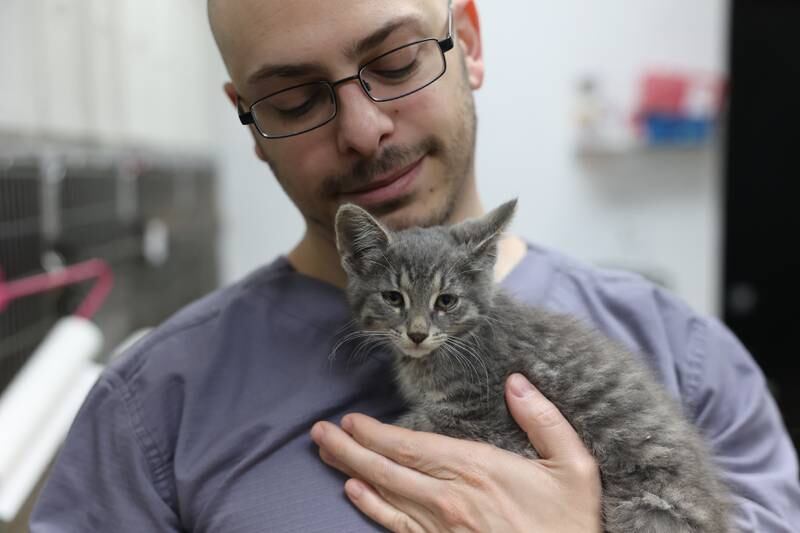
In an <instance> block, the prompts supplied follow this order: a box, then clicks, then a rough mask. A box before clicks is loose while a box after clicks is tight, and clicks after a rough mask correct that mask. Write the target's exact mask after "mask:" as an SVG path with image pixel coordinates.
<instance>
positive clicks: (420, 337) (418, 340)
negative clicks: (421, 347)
mask: <svg viewBox="0 0 800 533" xmlns="http://www.w3.org/2000/svg"><path fill="white" fill-rule="evenodd" d="M408 338H409V339H411V340H412V341H414V343H415V344H422V341H424V340H425V339H427V338H428V334H427V333H409V334H408Z"/></svg>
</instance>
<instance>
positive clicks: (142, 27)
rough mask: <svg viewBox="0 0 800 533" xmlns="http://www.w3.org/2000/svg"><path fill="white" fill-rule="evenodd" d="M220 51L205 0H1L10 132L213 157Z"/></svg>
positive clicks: (2, 73)
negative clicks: (213, 93)
mask: <svg viewBox="0 0 800 533" xmlns="http://www.w3.org/2000/svg"><path fill="white" fill-rule="evenodd" d="M215 54H216V52H215V50H214V49H213V45H212V41H211V38H210V36H209V34H208V30H207V23H206V21H205V2H197V1H196V0H170V1H169V2H164V1H162V0H117V1H114V2H109V1H107V0H2V1H0V134H8V133H11V134H14V135H25V136H30V137H32V138H41V137H57V138H65V139H72V140H76V139H80V140H90V141H98V142H103V143H109V142H112V143H126V144H135V145H140V146H149V147H155V148H159V149H163V150H164V151H169V150H180V151H183V152H198V153H205V152H207V151H208V149H209V147H210V146H211V144H212V133H211V132H212V129H211V112H210V110H209V105H208V102H209V98H210V96H209V91H210V85H211V84H210V80H211V79H212V75H211V73H212V67H213V65H214V63H213V62H212V61H210V58H212V57H214V55H215Z"/></svg>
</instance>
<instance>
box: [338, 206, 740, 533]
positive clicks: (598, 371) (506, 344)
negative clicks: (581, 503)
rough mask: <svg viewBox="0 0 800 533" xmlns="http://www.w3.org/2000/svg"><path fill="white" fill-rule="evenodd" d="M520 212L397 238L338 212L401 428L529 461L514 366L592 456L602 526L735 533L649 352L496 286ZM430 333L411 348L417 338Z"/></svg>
mask: <svg viewBox="0 0 800 533" xmlns="http://www.w3.org/2000/svg"><path fill="white" fill-rule="evenodd" d="M515 207H516V201H513V202H509V203H507V204H505V205H503V206H501V207H499V208H498V209H496V210H495V211H493V212H492V213H490V214H489V215H487V216H485V217H483V218H481V219H477V220H472V221H467V222H464V223H462V224H459V225H456V226H453V227H450V228H447V227H435V228H429V229H419V228H415V229H409V230H405V231H402V232H396V233H395V232H389V231H387V230H385V229H384V228H383V227H382V226H381V225H380V224H379V223H378V222H377V221H376V220H374V219H373V218H372V217H371V216H370V215H369V214H368V213H367V212H366V211H364V210H363V209H361V208H359V207H356V206H353V205H346V206H343V207H341V208H340V210H339V212H338V214H337V217H336V234H337V245H338V247H339V251H340V254H341V256H342V264H343V266H344V268H345V270H346V272H347V274H348V279H349V285H348V297H349V299H350V303H351V306H352V308H353V310H354V314H355V319H356V322H357V324H358V325H359V327H360V328H361V329H362V330H365V331H368V332H369V335H373V336H374V335H378V336H383V338H384V339H385V341H386V344H388V345H389V346H391V347H393V348H394V350H395V352H396V353H397V355H398V357H397V359H396V366H395V368H396V375H397V381H398V383H399V387H400V391H401V392H402V394H403V396H404V397H405V399H406V400H407V401H408V402H409V403H410V405H411V411H410V412H409V413H408V414H407V415H406V416H404V417H403V418H402V419H401V420H400V421H399V422H398V423H399V424H400V425H403V426H405V427H408V428H411V429H416V430H421V431H432V432H437V433H442V434H445V435H449V436H452V437H457V438H464V439H471V440H477V441H484V442H488V443H491V444H493V445H495V446H498V447H501V448H505V449H507V450H511V451H513V452H516V453H519V454H522V455H525V456H528V457H532V458H535V457H537V455H536V452H535V450H534V449H533V447H532V446H531V444H530V442H529V441H528V438H527V436H526V435H525V433H523V432H522V430H520V429H519V426H518V425H517V424H516V423H515V422H514V420H513V419H512V418H511V415H510V414H509V412H508V409H507V407H506V404H505V399H504V384H505V381H506V378H507V376H509V375H510V374H511V373H514V372H521V373H522V374H524V375H526V376H527V377H528V379H529V380H530V381H531V382H532V383H533V384H534V385H535V386H536V387H537V388H538V389H539V390H540V391H541V392H542V393H543V394H544V395H545V396H546V397H547V398H548V399H550V401H552V402H553V403H554V404H555V405H556V406H557V407H558V409H559V410H560V411H561V413H563V414H564V416H565V417H566V418H567V419H568V420H569V421H570V423H571V424H572V426H573V427H574V428H575V430H576V431H577V433H578V434H579V435H580V436H581V438H582V439H583V441H584V443H585V444H586V446H587V448H588V449H589V450H590V451H591V452H592V454H593V455H594V457H595V458H596V460H597V462H598V464H599V467H600V471H601V475H602V483H603V519H604V527H605V531H607V532H609V533H612V532H613V533H623V532H624V533H631V532H641V533H662V532H663V533H667V532H669V533H676V532H686V533H689V532H703V533H723V532H728V531H730V530H729V525H728V521H727V511H728V506H727V501H728V497H727V493H726V491H725V489H724V488H723V486H722V484H721V483H720V482H719V481H718V478H717V476H716V472H715V470H714V468H713V466H712V463H711V461H710V458H709V454H708V452H707V451H706V449H705V445H704V443H703V441H702V439H701V438H700V437H699V436H698V434H697V433H696V431H695V429H694V428H693V426H691V424H689V423H688V422H687V421H685V420H684V418H683V417H682V416H681V413H680V410H679V408H678V406H677V405H676V404H675V402H674V401H673V400H672V399H671V398H670V397H668V396H667V394H666V392H665V391H664V390H663V389H662V388H661V386H659V385H658V384H657V383H656V381H655V380H654V378H653V377H652V376H651V373H650V372H649V370H648V369H647V368H646V367H645V365H644V364H643V361H641V359H640V358H637V357H635V356H633V355H631V354H630V353H628V352H627V351H625V350H624V349H622V348H621V347H620V346H618V345H617V344H615V343H613V342H611V341H610V340H608V339H606V338H605V337H603V336H601V335H600V334H599V333H596V332H594V331H592V330H590V329H589V328H587V327H585V326H584V325H582V324H580V323H579V322H578V321H577V320H575V319H572V318H569V317H566V316H560V315H555V314H551V313H549V312H546V311H543V310H539V309H532V308H530V307H527V306H524V305H522V304H520V303H517V302H515V301H514V300H513V299H511V298H510V297H508V296H507V295H505V294H504V293H503V292H501V291H499V290H498V289H497V288H496V287H495V285H494V283H493V266H494V263H495V258H496V257H495V256H496V253H497V240H498V237H499V236H500V234H501V233H502V231H503V229H504V228H505V227H506V225H507V224H508V222H509V220H510V219H511V216H512V215H513V213H514V210H515ZM391 293H394V294H391ZM441 294H445V295H454V296H457V298H458V300H457V301H456V303H455V305H453V302H454V300H450V299H448V298H447V297H445V298H444V299H442V300H437V298H438V296H439V295H441ZM437 305H438V307H437ZM451 306H452V308H451ZM424 334H427V335H428V336H427V338H425V339H424V340H422V341H421V343H419V344H417V343H416V342H415V341H414V340H412V338H411V337H416V339H417V341H419V340H420V339H421V337H422V335H424ZM409 335H411V337H409Z"/></svg>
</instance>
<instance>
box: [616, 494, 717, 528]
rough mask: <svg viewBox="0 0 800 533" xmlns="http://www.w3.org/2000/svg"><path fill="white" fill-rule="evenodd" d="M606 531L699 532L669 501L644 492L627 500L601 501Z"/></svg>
mask: <svg viewBox="0 0 800 533" xmlns="http://www.w3.org/2000/svg"><path fill="white" fill-rule="evenodd" d="M604 511H605V512H604V514H605V530H606V532H607V533H630V532H631V531H636V532H637V533H700V531H701V530H699V529H697V528H696V527H695V526H693V525H692V524H691V523H690V522H689V521H687V520H686V518H685V517H683V516H681V513H680V512H679V510H678V509H676V508H675V507H674V506H673V505H671V504H670V503H669V502H667V501H665V500H663V499H661V498H659V497H658V496H656V495H655V494H651V493H649V492H645V493H643V494H642V496H641V497H638V498H634V499H631V500H627V501H619V500H618V501H616V502H611V501H607V502H604Z"/></svg>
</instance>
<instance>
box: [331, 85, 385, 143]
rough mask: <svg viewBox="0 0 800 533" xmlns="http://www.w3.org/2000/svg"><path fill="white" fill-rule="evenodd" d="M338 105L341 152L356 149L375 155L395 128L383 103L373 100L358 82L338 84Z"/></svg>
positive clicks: (337, 118)
mask: <svg viewBox="0 0 800 533" xmlns="http://www.w3.org/2000/svg"><path fill="white" fill-rule="evenodd" d="M337 91H338V92H337V95H336V97H337V99H338V104H339V109H338V112H337V113H338V116H337V117H336V126H337V142H338V145H339V150H340V151H341V152H342V153H348V152H356V153H357V154H358V155H359V156H361V157H365V158H367V157H373V156H375V155H377V154H378V153H379V152H380V148H381V143H382V141H383V140H384V138H385V137H387V136H388V135H390V134H391V133H392V132H393V131H394V121H393V120H392V118H391V117H390V116H389V115H387V114H386V113H384V110H383V109H381V107H380V106H381V104H378V103H376V102H373V101H372V100H371V99H370V98H369V96H367V95H366V94H365V93H364V90H363V89H362V88H361V86H360V85H359V83H358V81H356V80H354V81H353V82H352V83H346V84H343V85H341V86H340V87H337Z"/></svg>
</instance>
